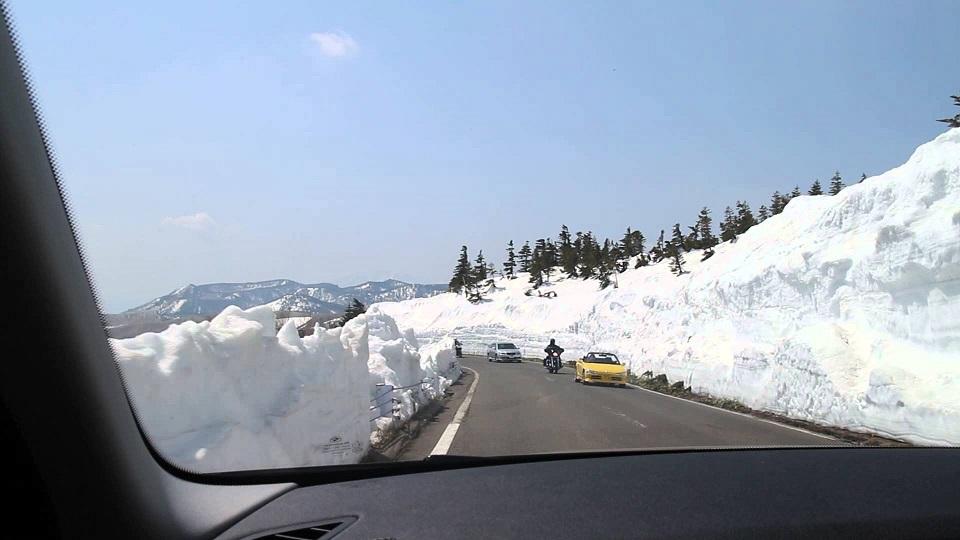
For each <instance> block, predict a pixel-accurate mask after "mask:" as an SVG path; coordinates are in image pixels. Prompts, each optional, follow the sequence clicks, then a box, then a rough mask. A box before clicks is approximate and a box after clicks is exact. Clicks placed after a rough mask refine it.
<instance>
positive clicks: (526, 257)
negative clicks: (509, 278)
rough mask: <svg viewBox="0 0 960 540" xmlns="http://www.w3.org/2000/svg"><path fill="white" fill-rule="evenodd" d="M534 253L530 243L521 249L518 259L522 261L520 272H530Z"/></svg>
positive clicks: (524, 244) (526, 243)
mask: <svg viewBox="0 0 960 540" xmlns="http://www.w3.org/2000/svg"><path fill="white" fill-rule="evenodd" d="M532 255H533V253H532V252H531V251H530V242H524V243H523V247H521V248H520V251H519V252H518V258H519V259H520V271H521V272H529V271H530V262H531V261H530V259H531V256H532Z"/></svg>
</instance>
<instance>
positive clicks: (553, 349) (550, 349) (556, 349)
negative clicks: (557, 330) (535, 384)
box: [543, 338, 563, 367]
mask: <svg viewBox="0 0 960 540" xmlns="http://www.w3.org/2000/svg"><path fill="white" fill-rule="evenodd" d="M543 352H545V353H547V356H546V357H545V358H544V359H543V367H547V359H548V358H550V355H551V354H553V353H557V355H561V354H563V347H561V346H559V345H557V340H555V339H553V338H550V344H549V345H547V348H546V349H544V350H543Z"/></svg>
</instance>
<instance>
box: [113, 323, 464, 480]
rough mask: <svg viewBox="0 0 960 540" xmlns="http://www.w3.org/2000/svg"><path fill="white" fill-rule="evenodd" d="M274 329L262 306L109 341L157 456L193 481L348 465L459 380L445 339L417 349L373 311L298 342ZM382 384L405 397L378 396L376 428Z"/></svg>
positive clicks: (286, 330)
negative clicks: (232, 473) (233, 473)
mask: <svg viewBox="0 0 960 540" xmlns="http://www.w3.org/2000/svg"><path fill="white" fill-rule="evenodd" d="M274 328H275V319H274V313H273V311H271V310H270V308H269V307H267V306H260V307H256V308H252V309H249V310H246V311H243V310H241V309H239V308H237V307H234V306H231V307H228V308H227V309H225V310H224V311H223V312H222V313H220V314H219V315H217V316H216V317H215V318H214V319H213V320H211V321H204V322H200V323H195V322H186V323H183V324H179V325H172V326H170V327H169V328H168V329H166V330H164V331H163V332H160V333H148V334H142V335H139V336H137V337H134V338H130V339H111V340H110V341H111V345H112V346H113V350H114V352H115V354H116V356H117V359H118V361H119V363H120V367H121V370H122V372H123V375H124V380H125V383H126V387H127V390H128V392H129V395H130V397H131V400H132V402H133V404H134V406H135V408H136V410H137V414H138V416H139V418H140V421H141V423H142V425H143V427H144V429H145V431H146V433H147V434H148V436H149V437H150V439H151V441H152V442H153V443H154V444H155V445H156V447H157V449H158V450H159V451H160V453H161V454H162V455H164V456H165V457H167V458H168V459H170V460H172V461H173V462H174V463H176V464H177V465H179V466H181V467H185V468H187V469H190V470H194V471H199V472H215V471H226V470H243V469H261V468H273V467H298V466H314V465H336V464H347V463H356V462H357V461H358V460H359V459H360V457H362V456H363V454H364V453H365V452H366V451H367V449H368V448H369V445H370V441H371V438H373V439H376V438H377V436H378V433H379V431H380V430H383V429H385V428H387V427H389V426H390V425H391V424H392V423H394V422H396V421H398V420H405V419H406V418H409V417H410V415H411V414H413V412H415V411H416V409H417V407H418V406H419V405H422V404H424V403H426V402H427V401H429V400H430V399H432V398H434V397H438V396H440V395H442V393H443V391H444V390H445V389H446V388H447V386H449V385H450V383H451V382H453V381H454V380H456V379H457V378H458V377H459V374H460V372H459V367H458V366H457V364H456V361H455V360H454V359H453V353H452V350H451V346H452V343H451V342H437V343H434V344H431V345H429V346H427V347H423V348H420V347H419V344H418V343H417V341H416V339H415V338H414V337H413V336H412V334H409V333H407V334H403V333H401V332H400V330H399V329H398V328H397V326H396V324H395V323H394V322H393V320H392V319H390V318H389V317H387V316H386V315H383V314H382V313H380V312H378V311H377V310H376V309H371V310H369V311H368V313H367V314H365V315H360V316H358V317H356V318H355V319H353V320H351V321H350V322H348V323H347V324H346V325H345V326H344V327H343V328H336V329H333V330H326V331H324V330H320V329H319V328H318V329H316V330H315V332H314V333H313V335H310V336H307V337H304V338H300V337H299V335H298V334H297V329H296V326H295V325H294V323H293V322H292V321H290V322H288V323H286V324H285V325H284V326H283V327H282V328H281V329H280V330H279V332H274ZM421 382H423V384H419V383H421ZM382 384H390V385H394V386H397V387H400V386H408V388H405V389H402V390H399V391H397V392H395V393H391V394H389V395H386V396H384V397H385V398H386V399H385V400H381V401H383V402H384V403H386V406H387V409H388V410H387V411H386V412H387V414H388V416H386V417H384V418H380V419H374V418H373V417H374V416H377V411H371V410H370V408H371V403H377V401H374V398H375V397H377V396H380V395H381V394H382V393H383V391H384V387H383V386H382ZM392 397H396V398H397V399H398V400H399V401H400V410H399V411H397V414H396V416H394V415H392V414H390V413H391V411H389V409H390V407H391V405H392V402H391V401H390V399H391V398H392Z"/></svg>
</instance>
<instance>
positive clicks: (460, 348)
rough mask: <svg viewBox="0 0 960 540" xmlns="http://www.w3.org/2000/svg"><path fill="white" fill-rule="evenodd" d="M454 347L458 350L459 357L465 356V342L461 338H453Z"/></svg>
mask: <svg viewBox="0 0 960 540" xmlns="http://www.w3.org/2000/svg"><path fill="white" fill-rule="evenodd" d="M453 348H454V350H455V351H456V352H457V358H463V343H460V340H459V339H456V338H454V339H453Z"/></svg>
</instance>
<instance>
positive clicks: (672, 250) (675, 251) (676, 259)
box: [666, 223, 684, 276]
mask: <svg viewBox="0 0 960 540" xmlns="http://www.w3.org/2000/svg"><path fill="white" fill-rule="evenodd" d="M666 252H667V253H666V254H667V257H668V258H669V259H670V271H671V272H673V273H674V274H676V275H678V276H679V275H680V274H683V264H684V261H683V233H682V232H681V231H680V224H679V223H677V224H676V225H674V226H673V236H672V237H671V238H670V242H668V243H667V245H666Z"/></svg>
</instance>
